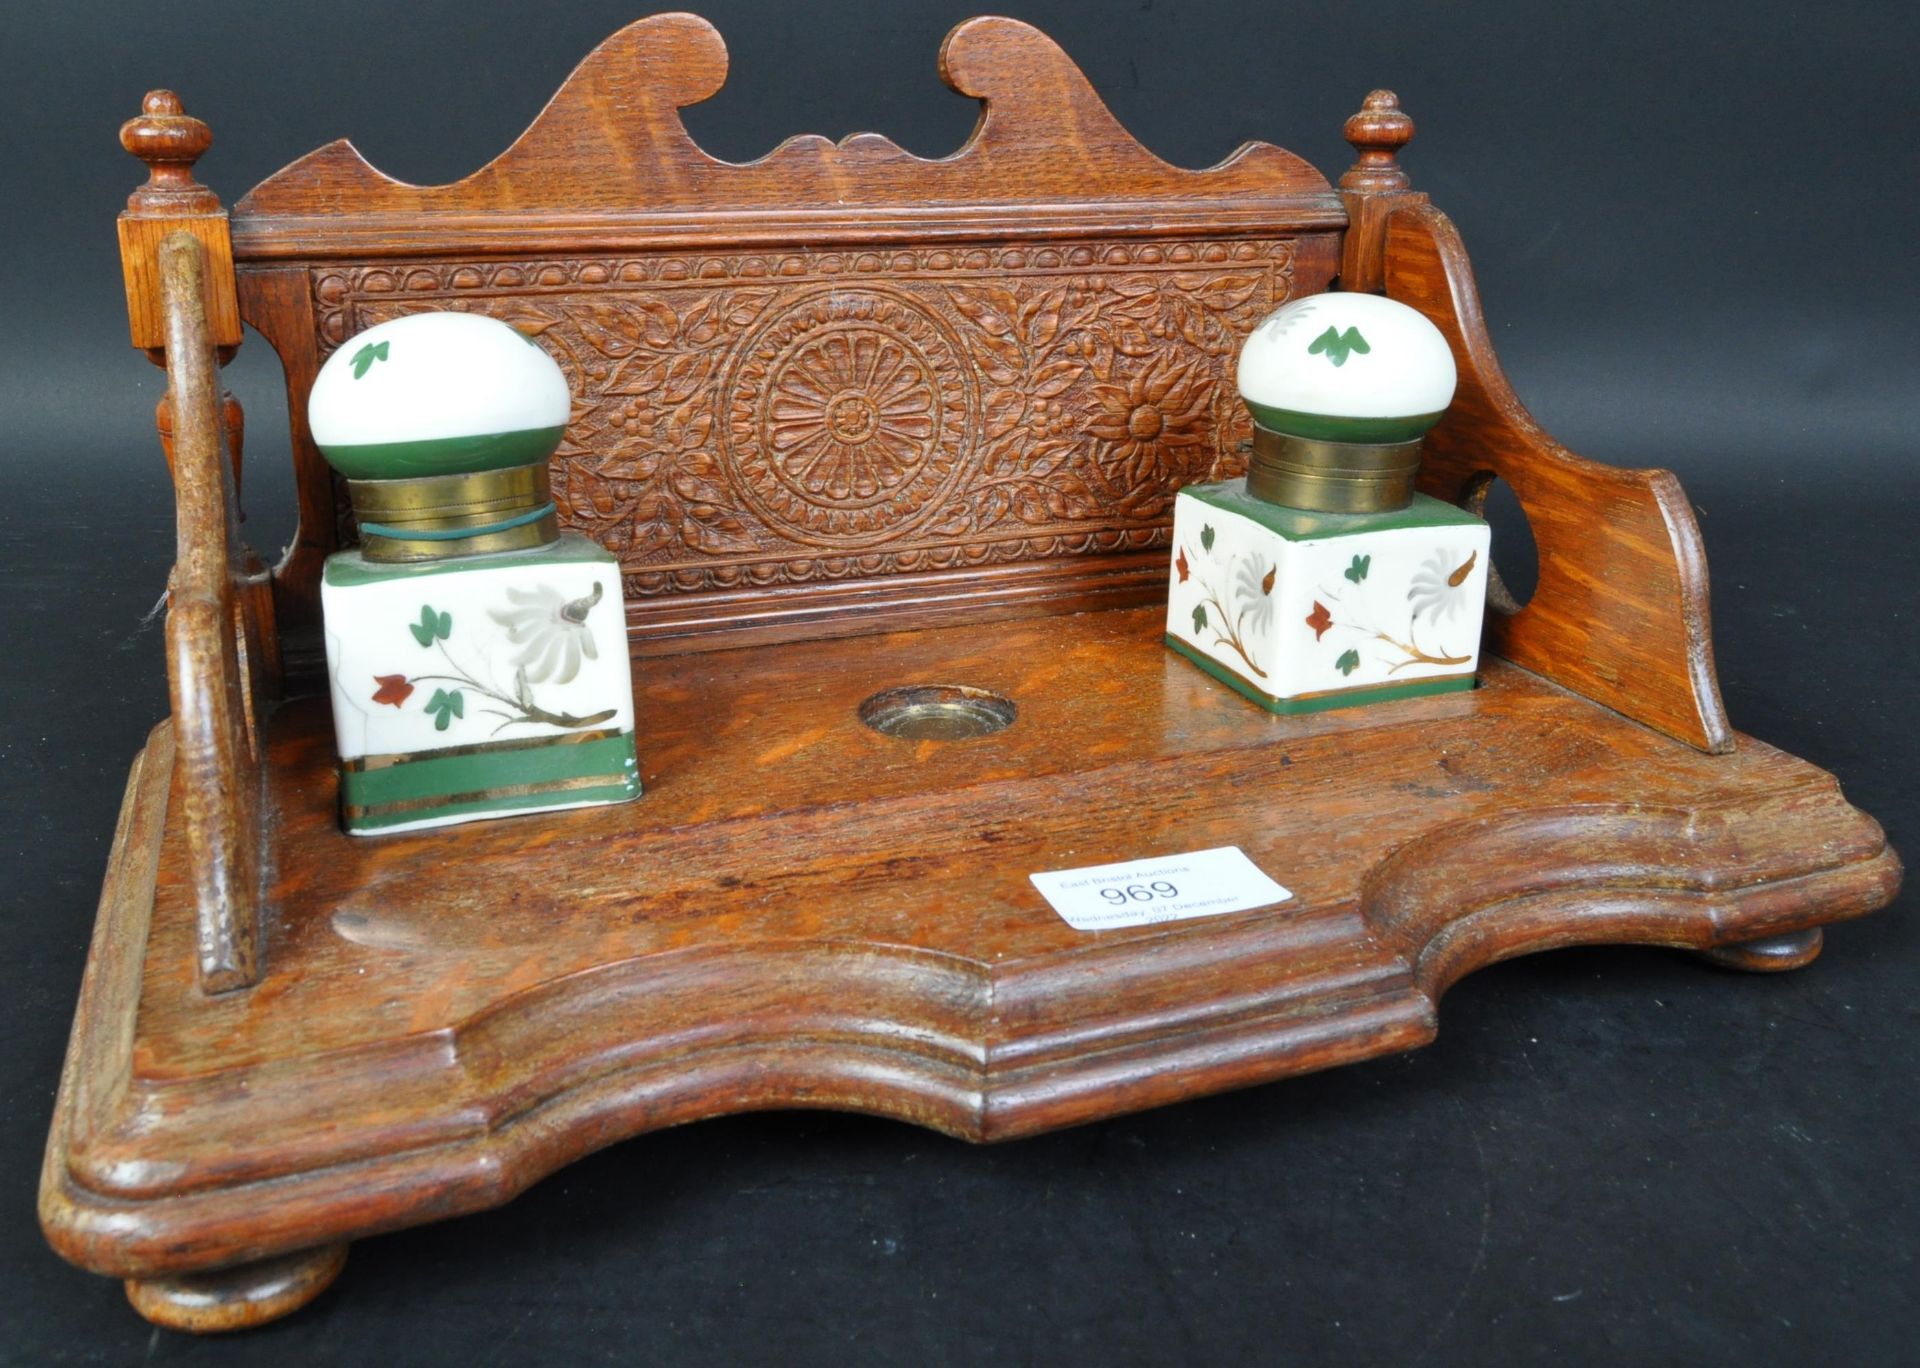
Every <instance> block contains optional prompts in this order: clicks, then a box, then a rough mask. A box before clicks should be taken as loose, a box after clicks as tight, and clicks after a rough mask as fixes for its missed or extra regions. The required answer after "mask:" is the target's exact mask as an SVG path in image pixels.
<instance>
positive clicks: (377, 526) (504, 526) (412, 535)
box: [360, 499, 558, 542]
mask: <svg viewBox="0 0 1920 1368" xmlns="http://www.w3.org/2000/svg"><path fill="white" fill-rule="evenodd" d="M557 511H558V508H557V506H556V505H555V504H554V502H553V500H552V499H548V500H547V501H546V502H545V503H543V504H541V505H540V506H539V507H538V508H529V509H528V510H527V511H526V512H525V513H519V514H515V515H514V516H513V517H511V518H502V519H501V520H500V521H499V522H490V523H475V524H474V525H473V526H471V527H390V526H388V525H387V524H386V523H370V522H363V523H361V524H360V534H361V535H362V536H364V537H392V538H393V539H394V540H395V541H428V542H440V541H465V540H466V539H467V538H469V537H486V536H491V535H492V534H493V533H495V532H511V531H512V530H513V529H514V528H516V527H525V526H526V525H527V524H528V523H536V522H539V521H540V520H541V519H542V518H544V517H546V516H547V515H548V514H549V513H554V512H557Z"/></svg>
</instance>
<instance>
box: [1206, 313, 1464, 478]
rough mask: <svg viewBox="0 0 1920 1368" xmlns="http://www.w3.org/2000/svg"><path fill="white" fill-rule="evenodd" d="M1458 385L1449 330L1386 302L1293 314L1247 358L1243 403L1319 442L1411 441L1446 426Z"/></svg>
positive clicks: (1271, 422)
mask: <svg viewBox="0 0 1920 1368" xmlns="http://www.w3.org/2000/svg"><path fill="white" fill-rule="evenodd" d="M1454 379H1455V376H1454V369H1453V352H1452V350H1451V349H1450V348H1449V347H1448V346H1447V339H1446V338H1445V337H1443V336H1441V334H1440V330H1439V329H1438V328H1436V327H1434V326H1433V324H1432V323H1430V322H1428V321H1427V318H1426V316H1425V315H1424V314H1421V313H1420V312H1418V311H1417V310H1414V309H1410V308H1408V307H1407V306H1406V305H1405V304H1399V303H1396V302H1395V301H1393V300H1391V299H1387V298H1384V297H1383V296H1381V295H1371V294H1339V293H1332V294H1318V295H1309V296H1308V297H1307V298H1305V299H1296V300H1294V301H1293V302H1292V303H1290V304H1283V305H1281V306H1280V307H1279V308H1277V309H1275V310H1274V311H1273V312H1272V313H1270V314H1268V315H1267V316H1266V317H1265V318H1263V319H1262V320H1261V321H1260V323H1259V325H1258V326H1257V327H1255V328H1254V330H1253V335H1252V336H1251V337H1249V338H1248V339H1247V343H1246V346H1244V347H1242V348H1241V350H1240V374H1239V385H1240V396H1241V398H1242V399H1244V400H1245V401H1246V404H1247V407H1248V408H1249V409H1251V410H1252V411H1253V417H1254V421H1256V422H1257V423H1259V424H1260V425H1261V426H1262V427H1265V428H1270V429H1272V430H1273V431H1275V432H1281V433H1286V434H1288V435H1290V436H1295V437H1308V438H1313V439H1316V440H1319V441H1332V442H1379V443H1385V442H1406V441H1411V440H1413V439H1414V438H1416V437H1419V436H1421V435H1422V434H1423V433H1425V432H1426V430H1427V429H1428V428H1430V427H1432V426H1433V425H1434V424H1435V423H1436V422H1438V421H1439V419H1440V415H1441V413H1442V412H1443V411H1444V410H1445V409H1446V407H1447V405H1448V404H1449V403H1450V402H1452V400H1453V386H1454Z"/></svg>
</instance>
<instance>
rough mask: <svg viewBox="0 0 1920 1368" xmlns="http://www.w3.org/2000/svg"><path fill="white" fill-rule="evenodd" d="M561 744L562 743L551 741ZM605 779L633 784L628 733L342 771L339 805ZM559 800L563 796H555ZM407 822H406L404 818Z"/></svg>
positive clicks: (526, 800)
mask: <svg viewBox="0 0 1920 1368" xmlns="http://www.w3.org/2000/svg"><path fill="white" fill-rule="evenodd" d="M554 740H556V741H561V742H564V741H565V740H566V738H564V737H555V738H554ZM594 775H605V776H606V779H607V782H608V783H615V782H636V783H637V780H638V776H637V775H636V774H635V773H634V754H633V733H632V732H622V733H621V734H620V735H618V736H608V737H604V738H602V739H601V740H598V741H583V742H580V743H579V744H577V745H576V744H571V743H568V744H560V745H553V746H542V747H537V748H534V749H518V750H506V751H479V752H474V753H470V754H465V755H443V756H434V755H428V756H426V757H425V758H423V759H420V760H409V761H407V762H405V763H404V764H398V765H388V766H386V767H384V768H382V769H373V770H348V771H346V772H345V773H343V774H341V776H340V797H341V801H342V802H343V803H344V804H345V805H346V806H348V807H352V808H377V807H384V806H385V805H387V804H389V803H405V802H413V801H417V800H419V799H422V798H439V797H449V796H451V795H453V794H456V793H474V792H477V791H479V790H482V789H497V788H506V787H509V786H513V785H520V784H545V783H552V782H554V781H555V780H560V779H584V778H588V777H591V776H594ZM558 796H560V797H565V796H566V795H564V794H563V795H558ZM519 802H520V803H521V805H522V806H528V807H530V806H534V805H536V804H537V803H538V802H539V799H538V798H537V797H522V798H521V799H519ZM409 820H411V819H409Z"/></svg>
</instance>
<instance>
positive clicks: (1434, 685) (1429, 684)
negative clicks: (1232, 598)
mask: <svg viewBox="0 0 1920 1368" xmlns="http://www.w3.org/2000/svg"><path fill="white" fill-rule="evenodd" d="M1166 641H1167V645H1169V646H1171V647H1172V648H1173V649H1174V651H1175V652H1177V653H1178V654H1180V655H1183V656H1185V657H1186V658H1187V659H1188V660H1191V661H1192V662H1193V663H1194V664H1195V665H1198V666H1199V667H1200V668H1201V669H1203V670H1205V671H1206V672H1207V673H1208V674H1210V675H1212V676H1213V677H1214V678H1215V679H1217V680H1219V681H1220V682H1221V683H1222V684H1225V685H1226V686H1227V687H1228V688H1230V689H1232V690H1233V691H1234V692H1235V693H1237V694H1239V695H1241V696H1242V697H1243V698H1247V699H1250V700H1251V701H1253V702H1255V703H1258V704H1259V705H1260V706H1261V707H1263V708H1265V709H1266V710H1267V711H1268V712H1270V713H1279V714H1281V715H1282V716H1292V715H1295V714H1299V713H1316V712H1328V711H1331V710H1332V709H1334V708H1357V707H1359V706H1360V705H1361V704H1363V703H1389V702H1392V701H1393V700H1394V699H1397V698H1424V697H1426V696H1427V695H1429V694H1444V693H1464V692H1466V691H1467V690H1468V689H1471V688H1472V687H1473V682H1474V677H1473V675H1471V674H1458V675H1440V676H1438V677H1437V678H1429V679H1413V680H1407V681H1404V682H1400V683H1394V684H1356V685H1354V686H1353V687H1352V688H1351V689H1335V690H1333V691H1331V692H1328V693H1317V694H1311V695H1308V696H1306V697H1303V698H1276V697H1274V696H1273V695H1272V694H1270V693H1268V692H1266V691H1265V690H1264V689H1258V688H1255V687H1254V686H1253V685H1252V684H1249V683H1248V682H1247V681H1246V680H1244V679H1242V678H1241V677H1240V676H1239V675H1237V674H1235V673H1234V672H1233V671H1232V670H1230V669H1228V668H1227V667H1226V666H1225V665H1222V664H1221V663H1220V662H1219V661H1217V660H1215V659H1214V658H1213V657H1212V656H1209V655H1207V654H1206V653H1205V652H1203V651H1200V650H1197V649H1196V648H1194V647H1192V646H1190V645H1188V644H1187V643H1186V642H1184V641H1182V640H1181V639H1180V638H1179V637H1177V636H1175V635H1174V634H1173V633H1171V632H1168V633H1167V634H1166Z"/></svg>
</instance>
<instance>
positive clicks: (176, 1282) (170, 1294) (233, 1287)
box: [127, 1244, 347, 1335]
mask: <svg viewBox="0 0 1920 1368" xmlns="http://www.w3.org/2000/svg"><path fill="white" fill-rule="evenodd" d="M346 1262H347V1247H346V1246H345V1245H343V1244H337V1245H326V1246H324V1247H322V1248H320V1249H303V1250H301V1251H299V1252H298V1253H295V1254H283V1255H281V1256H280V1257H279V1258H276V1259H262V1260H260V1262H258V1263H250V1264H235V1265H234V1266H233V1267H231V1268H211V1269H208V1270H207V1271H206V1272H204V1273H182V1274H179V1275H178V1276H175V1277H170V1278H128V1279H127V1300H128V1301H130V1302H132V1303H133V1309H134V1310H136V1311H138V1312H139V1313H140V1314H141V1315H143V1316H145V1317H146V1318H147V1319H148V1320H150V1321H152V1322H153V1323H154V1324H155V1325H162V1326H165V1327H166V1328H167V1329H169V1330H185V1331H187V1332H189V1333H190V1334H195V1335H212V1334H218V1333H219V1332H221V1331H223V1330H249V1329H252V1328H253V1327H254V1326H256V1325H265V1324H266V1323H267V1322H268V1321H272V1320H278V1319H280V1317H282V1316H285V1315H290V1314H292V1313H293V1312H295V1311H298V1310H299V1309H300V1308H301V1307H303V1306H305V1305H306V1304H307V1303H308V1302H310V1301H312V1300H313V1299H314V1298H315V1297H317V1296H319V1295H320V1294H321V1293H322V1292H324V1291H326V1290H327V1288H328V1287H330V1286H331V1285H332V1284H333V1280H334V1279H335V1278H337V1277H339V1276H340V1270H341V1268H343V1267H344V1266H345V1265H346Z"/></svg>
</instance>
